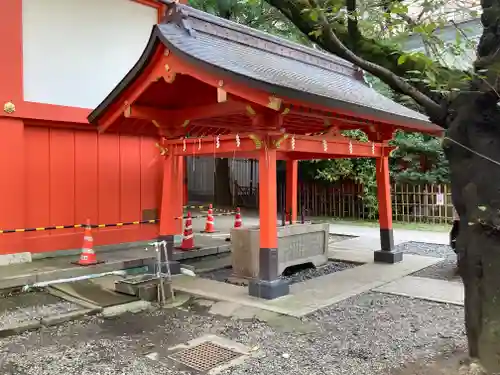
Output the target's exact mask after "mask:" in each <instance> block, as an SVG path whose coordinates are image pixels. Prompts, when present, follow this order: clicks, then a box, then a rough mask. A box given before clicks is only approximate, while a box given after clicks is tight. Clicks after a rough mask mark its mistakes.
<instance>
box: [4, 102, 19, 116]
mask: <svg viewBox="0 0 500 375" xmlns="http://www.w3.org/2000/svg"><path fill="white" fill-rule="evenodd" d="M3 111H4V112H5V113H7V114H9V115H11V114H12V113H14V112H15V111H16V105H15V104H14V103H12V102H11V101H8V102H7V103H5V104H4V105H3Z"/></svg>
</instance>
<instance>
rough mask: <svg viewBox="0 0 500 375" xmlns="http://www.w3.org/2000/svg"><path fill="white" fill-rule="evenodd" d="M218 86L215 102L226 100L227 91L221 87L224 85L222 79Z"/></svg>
mask: <svg viewBox="0 0 500 375" xmlns="http://www.w3.org/2000/svg"><path fill="white" fill-rule="evenodd" d="M217 84H218V85H219V87H217V103H224V102H227V92H226V90H224V89H222V88H223V87H224V81H223V80H220V81H219V82H218V83H217Z"/></svg>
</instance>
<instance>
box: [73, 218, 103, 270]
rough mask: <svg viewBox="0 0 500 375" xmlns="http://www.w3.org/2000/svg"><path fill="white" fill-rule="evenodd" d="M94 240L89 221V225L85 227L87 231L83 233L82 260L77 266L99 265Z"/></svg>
mask: <svg viewBox="0 0 500 375" xmlns="http://www.w3.org/2000/svg"><path fill="white" fill-rule="evenodd" d="M93 243H94V239H93V238H92V229H91V226H90V220H88V219H87V224H86V225H85V230H84V232H83V246H82V252H81V254H80V259H79V260H78V262H76V264H79V265H80V266H93V265H95V264H98V263H102V262H98V261H97V257H96V255H95V252H94V248H93V247H94V244H93Z"/></svg>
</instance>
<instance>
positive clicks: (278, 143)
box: [274, 134, 288, 148]
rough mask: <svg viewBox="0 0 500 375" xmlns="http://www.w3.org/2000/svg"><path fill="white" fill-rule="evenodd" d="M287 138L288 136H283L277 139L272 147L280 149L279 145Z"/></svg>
mask: <svg viewBox="0 0 500 375" xmlns="http://www.w3.org/2000/svg"><path fill="white" fill-rule="evenodd" d="M287 138H288V134H283V135H282V136H281V137H280V138H279V139H277V140H276V141H274V146H275V147H276V148H280V147H281V143H282V142H283V141H284V140H285V139H287Z"/></svg>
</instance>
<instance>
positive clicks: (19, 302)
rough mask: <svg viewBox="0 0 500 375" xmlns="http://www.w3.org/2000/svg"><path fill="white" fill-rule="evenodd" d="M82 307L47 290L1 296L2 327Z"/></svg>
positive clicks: (0, 320)
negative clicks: (46, 291)
mask: <svg viewBox="0 0 500 375" xmlns="http://www.w3.org/2000/svg"><path fill="white" fill-rule="evenodd" d="M81 308H82V307H81V306H78V305H76V304H74V303H70V302H66V301H63V300H61V299H59V298H56V297H54V296H52V295H50V294H48V293H45V292H33V293H24V294H19V295H12V296H9V297H4V298H0V329H1V328H3V327H5V326H9V325H11V324H16V323H20V322H24V321H28V320H33V319H40V318H43V317H46V316H49V315H56V314H63V313H67V312H70V311H74V310H80V309H81Z"/></svg>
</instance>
